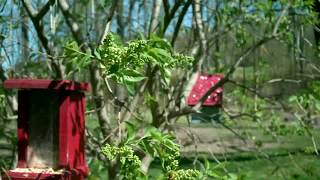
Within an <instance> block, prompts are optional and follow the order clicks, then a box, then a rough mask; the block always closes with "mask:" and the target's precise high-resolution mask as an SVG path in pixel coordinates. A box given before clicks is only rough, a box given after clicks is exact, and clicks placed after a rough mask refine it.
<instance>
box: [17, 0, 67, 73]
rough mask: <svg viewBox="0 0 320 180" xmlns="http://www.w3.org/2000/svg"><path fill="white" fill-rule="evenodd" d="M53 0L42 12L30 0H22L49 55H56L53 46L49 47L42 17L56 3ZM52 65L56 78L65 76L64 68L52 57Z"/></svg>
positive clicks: (50, 0)
mask: <svg viewBox="0 0 320 180" xmlns="http://www.w3.org/2000/svg"><path fill="white" fill-rule="evenodd" d="M52 1H53V0H49V1H48V3H47V4H46V5H45V6H44V7H43V8H42V9H41V11H40V14H39V13H38V12H37V11H36V10H34V9H33V8H32V6H31V4H30V2H29V1H26V0H22V4H23V7H24V8H25V9H26V11H27V13H28V15H29V17H30V19H31V21H32V23H33V25H34V28H35V29H36V33H37V35H38V38H39V40H40V42H41V45H42V46H43V47H44V49H45V50H46V52H47V54H48V55H49V56H48V57H54V52H53V50H52V48H51V47H49V40H48V38H47V37H46V35H45V33H44V28H43V25H42V23H41V20H42V19H41V18H40V19H39V17H43V16H44V14H45V13H46V12H48V9H49V7H50V6H51V5H52V3H54V1H53V2H52ZM50 62H51V66H52V68H53V69H54V70H55V78H58V79H61V78H63V77H64V73H63V71H62V68H61V67H60V66H59V64H58V63H57V62H56V61H55V60H54V58H51V61H50Z"/></svg>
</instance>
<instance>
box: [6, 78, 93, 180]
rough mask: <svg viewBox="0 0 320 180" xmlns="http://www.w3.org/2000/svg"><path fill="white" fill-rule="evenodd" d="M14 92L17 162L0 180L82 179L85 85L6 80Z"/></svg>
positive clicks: (87, 85)
mask: <svg viewBox="0 0 320 180" xmlns="http://www.w3.org/2000/svg"><path fill="white" fill-rule="evenodd" d="M4 87H5V88H7V89H19V90H18V123H17V124H18V163H17V167H16V169H13V170H9V171H6V172H5V173H4V174H2V178H3V179H12V180H21V179H23V180H31V179H52V180H71V179H72V180H80V179H84V177H85V176H86V175H87V174H88V167H87V164H86V161H85V149H84V146H85V142H84V136H85V123H84V112H85V95H84V91H88V90H89V89H90V85H89V84H87V83H77V82H74V81H68V80H59V81H58V80H31V79H16V80H7V81H5V83H4Z"/></svg>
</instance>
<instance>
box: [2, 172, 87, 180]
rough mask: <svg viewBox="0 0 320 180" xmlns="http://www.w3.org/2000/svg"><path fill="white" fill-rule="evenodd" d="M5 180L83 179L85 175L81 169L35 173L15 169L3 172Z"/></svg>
mask: <svg viewBox="0 0 320 180" xmlns="http://www.w3.org/2000/svg"><path fill="white" fill-rule="evenodd" d="M2 179H3V180H83V179H84V177H83V175H82V174H81V173H80V172H79V171H63V172H61V173H59V174H58V173H51V172H43V173H35V172H16V171H13V170H10V171H7V172H5V173H4V174H2Z"/></svg>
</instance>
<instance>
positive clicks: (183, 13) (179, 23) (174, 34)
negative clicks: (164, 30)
mask: <svg viewBox="0 0 320 180" xmlns="http://www.w3.org/2000/svg"><path fill="white" fill-rule="evenodd" d="M190 5H191V0H188V1H187V2H186V3H185V5H184V6H183V8H182V10H181V12H180V14H179V18H178V21H177V23H176V26H175V28H174V32H173V36H172V40H171V45H172V47H174V43H175V41H176V39H177V37H178V34H179V32H180V27H181V24H182V21H183V19H184V16H185V15H186V13H187V11H188V9H189V7H190Z"/></svg>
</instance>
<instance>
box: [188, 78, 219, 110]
mask: <svg viewBox="0 0 320 180" xmlns="http://www.w3.org/2000/svg"><path fill="white" fill-rule="evenodd" d="M223 77H224V76H223V74H213V75H209V74H199V75H198V78H197V80H196V82H195V84H194V85H193V87H192V90H191V92H190V94H189V96H188V99H187V104H188V105H189V106H194V105H196V104H197V103H198V101H199V100H200V98H201V97H202V96H203V95H204V94H205V93H206V92H207V91H208V90H209V89H210V88H211V87H212V86H214V85H215V84H217V83H218V82H219V81H220V80H221V79H222V78H223ZM202 105H203V106H221V105H222V87H218V89H216V90H215V91H214V92H212V93H211V94H210V95H209V96H208V98H207V99H206V100H205V101H204V103H203V104H202Z"/></svg>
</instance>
